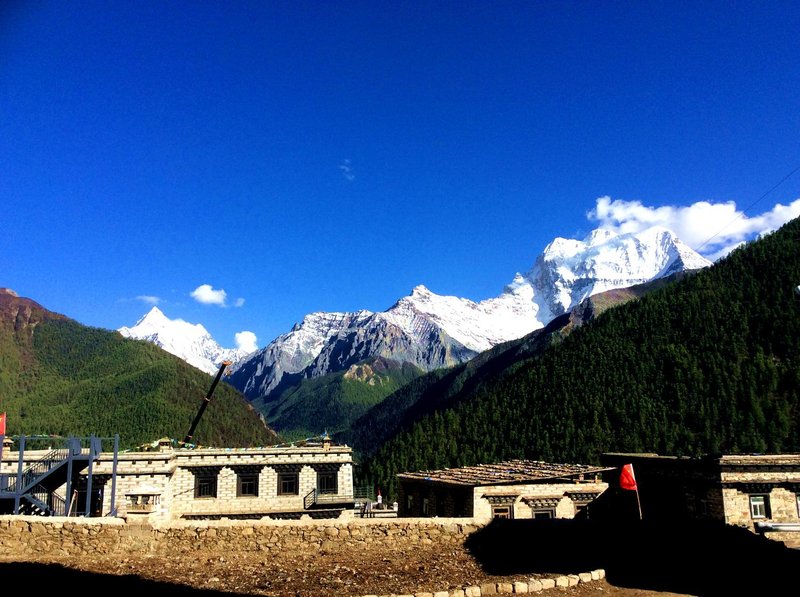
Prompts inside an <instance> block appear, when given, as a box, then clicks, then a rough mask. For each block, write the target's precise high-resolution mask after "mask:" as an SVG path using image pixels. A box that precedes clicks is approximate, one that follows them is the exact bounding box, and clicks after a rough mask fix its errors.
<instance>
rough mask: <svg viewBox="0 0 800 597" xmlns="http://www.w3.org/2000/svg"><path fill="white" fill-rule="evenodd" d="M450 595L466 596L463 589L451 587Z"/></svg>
mask: <svg viewBox="0 0 800 597" xmlns="http://www.w3.org/2000/svg"><path fill="white" fill-rule="evenodd" d="M450 597H466V593H465V592H464V589H453V590H452V591H450Z"/></svg>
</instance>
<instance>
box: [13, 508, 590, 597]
mask: <svg viewBox="0 0 800 597" xmlns="http://www.w3.org/2000/svg"><path fill="white" fill-rule="evenodd" d="M477 529H478V526H476V525H472V524H465V523H464V521H463V519H437V520H430V519H390V520H380V519H370V520H361V519H355V520H348V521H324V522H320V521H309V520H301V521H294V520H292V521H258V522H253V521H203V522H200V523H188V522H182V523H176V524H173V525H171V526H168V527H159V528H153V527H151V526H150V525H144V524H127V523H126V522H125V521H124V520H122V519H120V518H89V519H84V518H57V517H53V518H42V517H39V516H0V554H2V555H3V557H4V558H8V559H14V558H15V557H18V558H20V559H25V558H30V557H32V556H33V557H35V556H51V557H60V556H61V557H63V556H79V555H117V554H119V555H125V554H130V553H136V554H137V555H142V554H150V555H160V554H166V553H170V554H175V553H185V554H187V555H191V554H192V553H193V552H197V551H203V552H204V554H220V555H224V554H228V553H230V552H231V551H259V552H267V553H268V552H270V551H272V550H279V551H281V552H284V553H285V552H287V551H292V550H296V551H297V552H301V551H309V550H321V551H323V552H324V551H328V550H330V551H335V550H336V549H337V548H340V547H341V546H342V545H347V546H354V547H356V548H362V549H367V548H368V547H369V545H370V544H371V543H374V542H378V541H380V542H386V541H391V542H392V543H393V544H397V545H420V544H422V545H433V544H440V545H442V548H443V549H444V548H446V546H447V545H454V544H461V543H463V542H464V540H465V539H466V537H467V536H468V535H470V534H471V533H473V532H475V531H476V530H477ZM604 577H605V571H603V570H593V571H591V572H585V573H582V574H571V575H568V576H559V577H554V578H538V579H534V578H532V579H530V580H529V581H527V582H524V581H515V582H509V583H488V584H481V585H476V586H465V587H462V588H459V589H454V590H448V591H435V590H434V591H431V592H423V593H416V594H414V595H408V596H402V597H481V596H483V595H495V594H502V593H538V592H540V591H543V590H546V589H550V588H554V587H568V586H575V585H577V584H578V583H579V582H591V581H593V580H598V579H602V578H604ZM365 597H378V596H373V595H367V596H365Z"/></svg>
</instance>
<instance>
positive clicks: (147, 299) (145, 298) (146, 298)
mask: <svg viewBox="0 0 800 597" xmlns="http://www.w3.org/2000/svg"><path fill="white" fill-rule="evenodd" d="M136 300H137V301H142V302H143V303H147V304H148V305H157V304H158V303H160V302H161V298H160V297H157V296H150V295H148V294H140V295H139V296H137V297H136Z"/></svg>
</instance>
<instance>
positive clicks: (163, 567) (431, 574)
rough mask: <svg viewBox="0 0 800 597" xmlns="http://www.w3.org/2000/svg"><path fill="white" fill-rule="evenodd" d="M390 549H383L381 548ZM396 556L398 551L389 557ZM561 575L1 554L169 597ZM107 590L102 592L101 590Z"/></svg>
mask: <svg viewBox="0 0 800 597" xmlns="http://www.w3.org/2000/svg"><path fill="white" fill-rule="evenodd" d="M382 551H383V550H382ZM389 555H391V557H387V556H389ZM557 574H558V571H555V572H554V573H553V574H547V575H538V574H528V575H515V576H492V575H488V574H487V573H486V572H485V571H484V570H483V569H482V568H481V566H480V564H479V563H478V562H477V561H476V560H475V558H474V557H473V556H472V555H471V554H470V553H469V552H467V551H466V550H464V549H461V548H459V549H454V550H452V551H448V552H445V553H443V552H442V551H441V550H438V551H437V550H434V549H433V548H426V547H415V548H413V549H402V550H401V549H395V550H392V551H391V553H390V552H387V551H383V553H376V552H372V553H355V552H353V551H352V550H351V551H347V550H342V551H340V552H337V553H335V554H314V555H307V556H298V555H296V554H293V555H292V556H291V557H289V556H288V555H287V556H285V557H282V556H278V557H273V556H264V555H263V554H256V553H234V554H230V555H228V556H223V557H220V556H218V555H215V556H209V555H205V556H204V555H202V554H199V553H198V554H192V555H191V556H187V555H175V556H166V557H165V556H136V555H130V556H126V557H99V556H98V557H87V556H83V557H79V558H59V559H55V558H47V559H36V560H28V561H26V562H20V561H19V560H17V561H15V562H11V561H10V560H8V559H4V558H2V556H0V578H3V579H4V582H8V581H13V579H14V578H15V577H20V579H22V578H27V579H28V582H29V581H30V578H32V577H37V578H40V579H47V586H46V587H44V588H47V589H52V590H59V589H64V588H65V587H66V586H67V585H73V587H75V588H77V586H76V585H80V584H84V583H85V585H86V586H87V587H91V588H92V592H93V593H95V590H97V589H101V590H103V591H104V592H105V591H109V594H114V593H115V592H117V593H118V594H119V592H120V591H122V592H124V593H125V594H141V595H145V596H146V597H151V596H152V595H159V594H164V595H170V596H171V597H174V596H176V595H180V596H190V595H192V596H194V595H204V596H205V595H211V594H220V593H236V594H246V595H268V596H270V597H327V596H337V597H339V596H362V595H399V594H414V593H417V592H422V591H429V592H434V591H444V590H452V589H455V588H460V587H465V586H470V585H480V584H481V583H486V582H501V581H502V582H513V581H516V580H520V581H526V580H528V579H530V578H537V577H538V578H541V577H553V576H556V575H557ZM95 594H100V593H95ZM542 594H543V595H547V594H550V595H560V594H567V595H583V596H589V595H593V596H598V597H600V596H603V597H605V596H609V597H650V596H660V597H669V596H671V595H678V594H676V593H665V592H657V591H653V590H647V589H646V588H624V587H618V586H614V585H612V584H610V583H609V582H608V581H606V580H603V581H594V582H591V583H587V584H579V585H578V586H576V587H570V588H556V589H550V590H548V591H546V592H544V593H542Z"/></svg>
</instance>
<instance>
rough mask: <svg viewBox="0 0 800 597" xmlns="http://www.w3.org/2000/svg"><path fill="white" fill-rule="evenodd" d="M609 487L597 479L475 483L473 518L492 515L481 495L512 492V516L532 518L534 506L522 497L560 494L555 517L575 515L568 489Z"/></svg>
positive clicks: (487, 501)
mask: <svg viewBox="0 0 800 597" xmlns="http://www.w3.org/2000/svg"><path fill="white" fill-rule="evenodd" d="M606 489H608V484H607V483H603V482H596V483H540V484H531V485H496V486H490V487H475V488H474V489H473V503H474V510H473V517H474V519H475V521H476V522H480V523H484V522H488V521H489V520H491V519H492V504H491V503H490V502H489V500H487V499H486V498H485V497H484V496H492V495H509V494H512V493H513V494H515V495H516V496H517V497H516V499H515V500H514V518H532V517H533V509H532V508H531V507H530V506H529V505H528V504H526V503H525V502H524V501H523V500H522V498H524V497H535V496H543V497H549V496H556V495H561V496H562V497H561V499H560V500H559V502H558V504H557V506H556V518H574V517H575V514H576V505H575V502H573V501H572V499H570V498H569V496H567V495H565V494H566V492H568V491H594V492H597V495H600V493H602V492H603V491H605V490H606Z"/></svg>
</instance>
